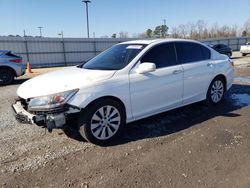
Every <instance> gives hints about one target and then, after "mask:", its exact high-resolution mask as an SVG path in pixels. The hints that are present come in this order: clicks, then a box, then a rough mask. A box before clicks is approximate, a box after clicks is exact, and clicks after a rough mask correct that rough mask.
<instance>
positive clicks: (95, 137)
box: [79, 99, 126, 145]
mask: <svg viewBox="0 0 250 188" xmlns="http://www.w3.org/2000/svg"><path fill="white" fill-rule="evenodd" d="M125 122H126V116H125V110H124V108H123V106H122V105H121V104H120V103H119V102H117V101H115V100H112V99H104V100H101V101H97V102H96V103H94V104H93V105H91V106H90V107H89V108H88V109H86V110H85V111H84V113H83V114H82V115H81V117H80V121H79V125H80V127H79V132H80V134H81V135H82V137H83V138H84V139H86V140H88V141H89V142H91V143H93V144H97V145H106V144H108V143H110V142H111V141H113V140H114V139H115V137H117V135H119V133H120V132H121V130H122V127H123V126H124V124H125Z"/></svg>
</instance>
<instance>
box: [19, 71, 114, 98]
mask: <svg viewBox="0 0 250 188" xmlns="http://www.w3.org/2000/svg"><path fill="white" fill-rule="evenodd" d="M114 73H115V71H106V70H105V71H103V70H89V69H82V68H77V67H69V68H65V69H63V70H59V71H54V72H50V73H46V74H43V75H40V76H37V77H35V78H32V79H30V80H28V81H26V82H24V83H23V84H22V85H21V86H19V88H18V90H17V95H18V96H19V97H21V98H23V99H28V98H34V97H38V96H46V95H51V94H55V93H60V92H64V91H68V90H73V89H77V88H83V87H88V86H90V85H92V84H94V83H96V82H98V81H102V80H105V79H109V78H111V77H112V76H113V75H114Z"/></svg>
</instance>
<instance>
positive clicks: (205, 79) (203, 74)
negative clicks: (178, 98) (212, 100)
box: [182, 60, 214, 104]
mask: <svg viewBox="0 0 250 188" xmlns="http://www.w3.org/2000/svg"><path fill="white" fill-rule="evenodd" d="M182 66H183V69H184V92H183V103H184V104H187V103H191V102H195V101H199V100H202V99H204V97H206V93H207V88H208V85H209V84H210V83H209V82H210V80H211V77H212V76H213V70H214V67H213V65H212V64H210V60H206V61H200V62H195V63H187V64H183V65H182Z"/></svg>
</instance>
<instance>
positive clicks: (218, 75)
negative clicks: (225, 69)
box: [207, 74, 227, 92]
mask: <svg viewBox="0 0 250 188" xmlns="http://www.w3.org/2000/svg"><path fill="white" fill-rule="evenodd" d="M216 78H221V79H222V81H223V84H224V88H225V92H226V90H227V77H226V76H225V75H224V74H217V75H216V76H214V77H213V79H212V80H211V81H210V83H209V85H208V88H207V92H208V90H209V87H210V85H211V84H212V83H213V81H214V80H215V79H216Z"/></svg>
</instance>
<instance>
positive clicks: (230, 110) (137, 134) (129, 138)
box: [64, 84, 250, 146]
mask: <svg viewBox="0 0 250 188" xmlns="http://www.w3.org/2000/svg"><path fill="white" fill-rule="evenodd" d="M238 94H239V95H241V94H248V95H250V85H239V84H234V85H233V87H232V88H231V89H230V91H229V92H228V93H227V94H226V96H225V100H224V101H223V102H222V103H221V104H220V105H216V106H208V105H206V104H205V103H204V102H199V103H195V104H192V105H188V106H185V107H181V108H178V109H175V110H171V111H168V112H164V113H161V114H158V115H155V116H152V117H149V118H145V119H142V120H139V121H136V122H133V123H129V124H127V125H126V126H125V127H124V130H123V132H122V134H121V135H120V136H119V138H117V139H116V141H114V142H112V143H111V144H109V146H114V145H122V144H126V143H129V142H133V141H137V140H141V139H146V138H155V137H161V136H166V135H170V134H174V133H177V132H180V131H182V130H185V129H188V128H190V127H193V126H198V124H199V123H202V122H204V121H207V120H209V119H211V118H214V117H216V116H226V117H237V116H240V114H238V113H235V112H234V111H235V110H237V109H240V108H242V107H244V106H246V105H247V104H241V103H239V101H237V100H238V99H237V98H234V97H233V96H235V95H238ZM64 132H65V134H66V135H67V136H68V137H70V138H72V139H75V140H78V141H84V139H83V138H82V137H81V136H80V134H79V133H78V131H77V130H76V129H73V128H70V127H68V128H66V129H65V131H64Z"/></svg>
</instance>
